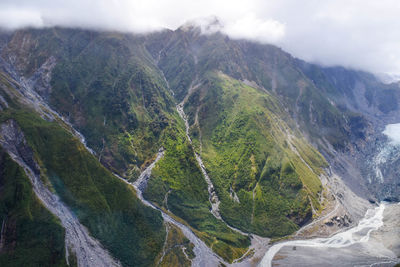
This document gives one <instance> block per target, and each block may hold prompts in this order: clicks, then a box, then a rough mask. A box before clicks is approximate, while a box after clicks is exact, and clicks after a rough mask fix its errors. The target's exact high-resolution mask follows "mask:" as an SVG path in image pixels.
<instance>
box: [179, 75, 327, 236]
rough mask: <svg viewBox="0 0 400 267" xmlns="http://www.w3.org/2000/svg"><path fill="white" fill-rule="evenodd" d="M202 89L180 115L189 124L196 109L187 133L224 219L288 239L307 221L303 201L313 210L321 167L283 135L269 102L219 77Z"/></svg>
mask: <svg viewBox="0 0 400 267" xmlns="http://www.w3.org/2000/svg"><path fill="white" fill-rule="evenodd" d="M204 84H205V85H204V87H203V88H201V89H200V90H199V91H198V92H197V93H194V94H193V95H192V96H191V97H190V98H189V101H188V103H187V105H186V107H185V108H186V109H187V110H188V114H189V116H190V118H194V117H195V116H196V112H197V110H198V109H197V107H198V106H200V109H199V113H198V115H197V116H198V117H199V123H198V125H197V124H194V122H193V120H192V122H193V124H192V128H197V132H201V137H202V138H201V140H197V142H198V143H201V144H202V157H203V160H204V161H205V165H206V167H207V169H208V171H209V175H210V177H211V179H212V181H213V183H214V185H215V187H216V190H217V193H218V196H219V197H220V200H221V206H220V209H221V214H222V216H223V218H224V219H225V220H226V221H227V222H228V223H230V224H231V225H233V226H235V227H238V228H240V229H242V230H244V231H250V232H254V233H257V234H260V235H263V236H272V237H273V236H283V235H287V234H290V233H292V232H293V231H295V230H296V229H298V227H299V225H301V224H302V223H304V221H306V220H308V219H310V218H311V205H310V200H311V201H312V202H313V205H314V208H315V209H317V210H318V209H319V208H320V205H319V203H318V201H317V199H318V194H319V193H320V192H321V190H322V187H321V183H320V181H319V178H318V175H319V174H320V173H321V172H322V169H321V168H322V167H324V166H325V165H326V162H325V161H324V160H323V158H322V156H321V155H320V154H319V153H318V152H316V151H315V150H314V149H313V148H312V147H310V146H309V145H307V144H306V143H305V142H304V140H301V139H299V138H297V137H296V136H295V134H294V133H293V132H292V131H291V130H290V128H289V127H288V125H287V123H285V122H284V121H283V119H286V120H288V121H290V119H289V117H288V116H287V115H285V112H284V110H283V109H282V108H281V107H280V104H279V103H278V101H277V100H276V99H275V98H273V97H272V96H271V95H269V94H267V93H265V92H262V91H259V90H257V89H255V88H252V87H249V86H246V85H244V84H243V83H240V82H238V81H236V80H234V79H232V78H229V77H228V76H226V75H223V74H215V73H213V74H212V73H210V74H209V75H208V76H207V80H206V82H205V83H204ZM200 95H202V97H201V96H200ZM199 126H200V127H199ZM193 132H195V130H194V131H193ZM199 136H200V135H197V136H194V138H195V139H199ZM289 142H290V144H289ZM296 152H297V153H299V154H300V155H302V157H304V160H305V161H306V162H307V163H308V165H310V166H312V170H310V169H309V168H308V166H307V165H306V164H305V163H304V162H303V161H302V160H301V159H300V157H299V156H298V155H297V153H296ZM231 190H233V191H234V192H236V193H237V196H238V198H239V200H240V203H237V202H236V201H234V199H233V197H231Z"/></svg>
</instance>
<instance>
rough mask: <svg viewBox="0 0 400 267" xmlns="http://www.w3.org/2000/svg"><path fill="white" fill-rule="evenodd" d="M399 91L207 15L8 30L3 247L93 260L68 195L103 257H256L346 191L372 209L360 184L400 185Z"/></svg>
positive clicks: (2, 89) (352, 206)
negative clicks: (395, 129) (238, 35)
mask: <svg viewBox="0 0 400 267" xmlns="http://www.w3.org/2000/svg"><path fill="white" fill-rule="evenodd" d="M399 98H400V88H399V85H398V84H395V83H393V84H384V83H382V82H380V81H379V80H378V79H377V78H376V77H375V76H374V75H372V74H369V73H366V72H362V71H355V70H348V69H345V68H342V67H329V68H328V67H321V66H318V65H314V64H310V63H307V62H304V61H301V60H299V59H296V58H294V57H292V56H291V55H290V54H288V53H286V52H284V51H283V50H281V49H280V48H278V47H275V46H272V45H263V44H258V43H253V42H250V41H246V40H233V39H230V38H229V37H228V36H226V35H224V34H222V33H220V32H214V33H203V32H202V30H201V28H200V27H197V26H195V25H185V26H182V27H181V28H178V29H177V30H175V31H171V30H163V31H160V32H153V33H149V34H128V33H119V32H100V31H90V30H83V29H67V28H58V27H55V28H46V29H22V30H18V31H14V32H2V33H1V34H0V106H1V111H0V128H1V131H0V137H1V138H0V144H1V147H2V150H1V158H0V159H1V161H0V163H1V164H0V165H1V166H2V168H1V170H0V171H1V172H2V175H1V176H0V178H1V180H0V183H1V184H2V186H1V189H0V190H1V191H2V192H4V197H3V194H1V196H0V199H1V203H0V204H1V206H2V207H3V208H2V209H1V214H0V218H1V220H2V221H3V227H2V231H1V242H0V262H4V263H5V265H6V266H7V264H9V265H10V266H11V265H18V264H20V263H22V262H23V261H31V260H29V259H30V255H31V254H28V255H26V256H23V255H24V254H23V251H24V249H26V248H27V247H29V246H32V247H33V246H34V247H35V248H37V250H38V251H40V253H39V254H40V257H38V258H37V259H35V260H37V264H36V263H35V262H33V261H31V263H32V264H33V265H38V264H40V265H56V264H57V265H65V264H66V263H67V262H68V263H69V264H74V263H77V264H78V265H82V264H84V261H85V257H84V256H83V254H84V253H81V252H79V250H77V249H76V247H77V245H76V244H77V242H78V243H79V241H81V240H79V237H76V238H77V239H74V235H73V234H71V235H70V234H69V233H70V232H69V228H68V227H66V225H67V222H68V220H67V219H66V218H64V217H63V216H62V215H60V214H59V213H57V210H60V209H65V210H66V211H67V214H71V216H72V217H71V218H72V219H71V218H70V220H73V221H74V227H76V228H74V229H77V231H79V233H80V231H81V232H82V233H83V235H85V236H90V238H93V242H94V244H101V245H98V247H97V246H96V245H94V247H95V248H96V249H97V250H96V251H101V253H100V254H101V257H99V259H97V258H95V259H93V261H98V264H100V265H110V264H115V265H118V264H122V265H124V266H152V265H166V266H168V265H169V266H171V265H174V266H186V265H190V262H193V257H194V256H196V257H197V256H198V254H196V251H197V253H199V252H198V250H196V249H199V248H200V247H202V244H205V245H204V247H202V248H203V249H204V251H206V250H210V251H212V252H213V253H215V255H216V256H215V258H216V259H217V260H218V261H220V262H222V263H224V264H226V263H232V262H233V261H235V260H237V259H240V258H242V260H243V259H247V260H249V259H251V258H252V255H253V254H254V253H256V251H255V249H254V242H255V240H263V239H262V238H266V237H268V238H279V237H283V236H287V235H290V234H292V233H294V232H295V231H297V230H298V229H299V228H300V227H302V226H304V225H306V224H308V223H310V222H311V221H312V220H313V219H317V218H320V217H323V215H324V214H325V213H327V211H329V210H331V209H332V207H333V206H335V205H334V203H339V204H340V205H341V206H342V208H343V209H344V210H345V211H346V212H345V213H346V216H349V217H351V218H352V219H353V221H356V220H357V219H358V218H359V216H360V214H361V213H362V211H364V210H365V207H364V206H363V207H357V205H356V204H357V203H358V202H357V203H356V202H351V201H349V197H348V195H349V194H350V193H347V192H351V190H352V191H354V192H355V193H357V194H358V195H359V197H361V198H366V199H369V200H370V201H378V200H382V199H393V200H395V199H396V198H397V196H398V193H399V180H398V177H397V175H396V172H397V169H398V167H397V166H398V164H396V162H397V161H396V160H398V159H399V158H400V157H393V158H394V160H392V161H389V160H386V161H383V162H382V161H380V162H378V163H379V164H380V165H379V166H378V165H377V157H378V156H379V155H380V153H382V149H383V147H384V146H383V145H384V144H387V143H388V142H389V140H388V139H387V137H386V136H385V135H383V134H382V131H383V129H384V127H385V125H387V124H389V123H396V122H397V121H396V118H398V117H399V112H400V107H399V106H398V103H399ZM391 151H392V152H391V153H394V154H396V153H397V150H396V149H395V148H393V150H391ZM396 155H397V154H396ZM377 168H381V169H382V170H383V169H385V170H386V171H384V176H385V178H384V179H383V180H382V179H381V177H380V176H379V172H378V171H377ZM379 170H380V169H379ZM336 174H337V175H338V176H340V183H341V184H342V185H341V186H342V187H341V188H345V189H343V190H344V191H343V190H342V189H340V190H339V189H337V188H338V186H337V185H336V184H337V182H335V180H334V179H333V178H332V177H334V176H335V175H336ZM381 174H382V173H381ZM12 177H15V178H12ZM335 177H336V176H335ZM29 179H30V181H31V182H32V185H31V184H30V183H29ZM11 181H16V182H17V183H16V182H14V183H15V184H13V183H12V182H11ZM38 185H40V186H38ZM131 185H133V186H134V188H135V190H134V189H133V188H132V186H131ZM21 187H22V188H23V189H24V190H23V191H21V192H20V191H19V189H18V188H21ZM347 187H348V188H350V189H351V190H349V189H347ZM9 195H10V196H11V195H14V197H13V198H12V200H11V197H8V196H9ZM43 196H51V197H49V198H50V199H53V198H54V199H59V201H60V202H57V205H56V204H54V203H53V202H51V201H47V200H46V199H45V198H44V197H43ZM339 204H338V205H339ZM30 210H32V211H30ZM49 210H50V212H49ZM48 218H49V219H48ZM44 221H45V223H44ZM163 221H164V223H163ZM44 224H48V225H49V226H47V227H46V229H47V232H46V231H45V230H44V229H42V228H43V227H44ZM4 225H5V226H4ZM3 228H4V229H3ZM29 229H35V232H34V233H32V231H30V230H29ZM41 229H42V230H41ZM36 230H37V231H38V232H40V233H42V232H41V231H44V232H43V233H44V234H38V233H36ZM27 231H28V233H29V235H27V234H25V233H27ZM64 231H65V234H64ZM188 231H189V232H192V233H194V235H193V236H191V235H190V236H189V234H188ZM64 235H65V237H64V238H63V236H64ZM22 237H23V238H22ZM88 238H89V237H88ZM258 238H259V239H258ZM40 240H51V241H46V242H45V241H40ZM71 240H73V241H71ZM47 242H52V243H54V244H56V245H54V246H51V247H48V246H46V245H43V244H46V243H47ZM32 244H33V245H32ZM178 248H179V249H178ZM249 248H250V249H249ZM86 249H87V251H86V250H85V253H92V252H93V251H94V250H93V248H91V247H88V248H86ZM212 252H210V253H212ZM207 253H208V252H207ZM86 260H88V259H87V257H86ZM106 263H107V264H106ZM92 264H93V263H92Z"/></svg>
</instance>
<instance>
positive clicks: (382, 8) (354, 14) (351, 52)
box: [0, 0, 400, 74]
mask: <svg viewBox="0 0 400 267" xmlns="http://www.w3.org/2000/svg"><path fill="white" fill-rule="evenodd" d="M399 14H400V2H399V1H398V0H379V1H376V0H324V1H320V0H302V1H300V0H268V1H264V0H247V1H243V0H203V1H188V0H69V1H61V0H35V1H31V0H1V1H0V26H3V27H6V28H12V29H13V28H19V27H24V26H35V27H41V26H53V25H63V26H69V27H86V28H96V29H107V30H120V31H133V32H146V31H150V30H154V29H158V28H160V27H167V28H171V29H175V28H177V27H179V26H180V25H182V24H183V23H185V22H186V21H188V20H192V19H194V18H198V17H207V16H212V15H215V16H217V17H218V18H219V19H220V20H221V21H222V23H223V25H224V29H223V31H224V32H226V33H227V34H229V35H230V36H232V37H234V38H247V39H251V40H256V41H259V42H267V43H273V44H276V45H279V46H281V47H282V48H283V49H285V50H287V51H288V52H290V53H291V54H293V55H294V56H297V57H299V58H302V59H305V60H307V61H312V62H317V63H320V64H323V65H343V66H346V67H352V68H358V69H363V70H368V71H372V72H375V73H392V74H399V73H400V17H399Z"/></svg>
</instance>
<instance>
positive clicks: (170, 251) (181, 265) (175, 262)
mask: <svg viewBox="0 0 400 267" xmlns="http://www.w3.org/2000/svg"><path fill="white" fill-rule="evenodd" d="M166 226H167V231H168V232H167V238H166V243H165V245H164V251H163V252H164V253H165V254H164V257H163V258H162V259H161V258H160V260H161V262H160V264H159V266H165V267H168V266H176V267H186V266H187V267H189V266H191V261H190V260H191V259H193V258H194V257H195V255H194V252H193V248H194V245H193V244H192V243H190V241H189V239H187V238H186V237H185V236H184V235H183V233H182V231H181V230H180V229H179V228H177V227H176V226H174V225H173V224H170V223H168V224H167V225H166ZM185 254H186V255H187V256H186V255H185ZM160 260H159V261H160Z"/></svg>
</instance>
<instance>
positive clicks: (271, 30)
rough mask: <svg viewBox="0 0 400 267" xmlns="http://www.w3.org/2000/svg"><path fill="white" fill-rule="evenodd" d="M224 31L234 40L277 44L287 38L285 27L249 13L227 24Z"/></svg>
mask: <svg viewBox="0 0 400 267" xmlns="http://www.w3.org/2000/svg"><path fill="white" fill-rule="evenodd" d="M223 31H224V32H225V33H226V34H228V35H230V36H231V37H232V38H244V39H249V40H253V41H259V42H265V43H275V42H278V41H280V40H282V39H283V37H284V36H285V25H284V24H282V23H281V22H279V21H277V20H273V19H260V18H257V17H256V16H255V15H254V14H252V13H249V14H247V15H245V16H244V17H242V18H239V19H238V20H237V21H233V22H231V23H227V25H226V26H225V27H224V29H223Z"/></svg>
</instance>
